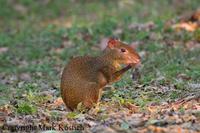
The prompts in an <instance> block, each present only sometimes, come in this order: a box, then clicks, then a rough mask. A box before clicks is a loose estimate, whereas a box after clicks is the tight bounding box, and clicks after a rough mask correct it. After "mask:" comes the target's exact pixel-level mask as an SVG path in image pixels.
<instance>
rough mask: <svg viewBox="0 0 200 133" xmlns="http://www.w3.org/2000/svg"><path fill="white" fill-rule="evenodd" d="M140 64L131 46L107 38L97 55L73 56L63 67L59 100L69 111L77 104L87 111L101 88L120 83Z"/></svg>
mask: <svg viewBox="0 0 200 133" xmlns="http://www.w3.org/2000/svg"><path fill="white" fill-rule="evenodd" d="M139 63H140V56H139V55H138V53H137V52H136V51H135V50H134V49H133V48H132V47H131V46H129V45H127V44H125V43H123V42H121V41H119V40H117V39H110V40H109V41H108V43H107V47H106V48H105V50H104V51H103V52H102V54H101V55H100V56H97V57H91V56H82V57H80V56H79V57H75V58H73V59H71V61H70V62H69V63H68V65H66V67H65V68H64V71H63V73H62V78H61V96H62V99H63V101H64V103H65V104H66V106H67V107H68V108H69V109H71V110H73V109H76V108H77V105H78V104H79V103H82V105H84V107H86V108H88V109H90V108H91V107H93V106H94V105H95V104H96V103H97V102H98V101H99V99H100V97H101V92H102V89H103V87H104V86H106V85H107V84H110V83H113V82H116V81H118V80H120V78H121V76H122V74H123V73H125V72H126V71H127V70H129V69H130V68H133V67H134V66H135V65H137V64H139ZM122 65H125V67H124V68H121V67H122Z"/></svg>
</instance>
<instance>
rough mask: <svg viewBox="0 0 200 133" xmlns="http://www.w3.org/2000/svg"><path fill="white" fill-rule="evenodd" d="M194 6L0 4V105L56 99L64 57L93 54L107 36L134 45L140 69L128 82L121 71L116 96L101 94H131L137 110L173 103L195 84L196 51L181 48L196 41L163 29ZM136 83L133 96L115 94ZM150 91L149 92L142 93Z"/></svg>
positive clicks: (50, 0) (91, 0)
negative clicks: (29, 97) (51, 94)
mask: <svg viewBox="0 0 200 133" xmlns="http://www.w3.org/2000/svg"><path fill="white" fill-rule="evenodd" d="M198 6H199V0H190V1H189V0H163V1H160V0H140V1H139V0H109V1H107V0H59V1H56V0H42V1H41V0H1V1H0V92H1V93H0V96H1V99H0V104H5V103H8V101H10V100H12V99H20V97H21V95H22V94H24V93H27V92H35V93H36V95H37V94H38V92H41V91H44V90H49V89H52V88H57V90H56V91H57V92H58V93H59V82H60V74H61V71H62V69H63V68H64V65H65V64H66V63H67V62H68V61H69V59H70V58H71V57H73V56H77V55H85V54H90V55H94V56H95V55H97V54H98V53H99V52H100V49H99V48H98V44H101V42H102V40H103V39H105V38H108V37H111V36H117V37H119V38H120V39H121V40H123V41H126V42H128V43H132V42H139V44H141V45H139V46H138V48H137V50H138V52H139V53H140V54H141V55H143V56H142V64H143V65H142V67H141V69H140V70H139V71H140V72H139V73H140V74H139V75H134V76H135V78H136V79H135V80H134V81H133V80H132V78H130V74H132V73H133V72H129V73H128V74H126V76H124V78H123V80H122V81H120V82H118V83H116V84H115V87H117V88H119V90H116V91H112V92H110V91H108V93H107V94H108V95H109V97H110V95H111V97H117V98H119V97H120V98H121V97H123V98H125V99H132V97H133V95H136V94H138V95H136V97H137V98H136V99H135V101H134V102H136V103H138V104H139V105H141V106H144V105H145V104H146V103H148V102H151V101H154V102H159V101H163V100H169V98H170V100H171V99H172V100H173V99H176V98H179V97H180V96H182V94H183V95H184V94H185V93H188V92H189V91H192V89H191V88H189V87H188V83H199V77H200V73H199V72H200V61H199V59H200V57H199V52H200V50H199V49H195V48H194V49H192V50H190V49H189V50H188V49H187V47H185V45H184V44H187V43H188V42H189V41H191V40H192V41H195V42H196V40H195V39H196V38H195V35H197V36H199V34H200V32H199V30H198V31H196V32H194V33H190V32H186V31H182V32H176V31H174V30H173V29H171V28H167V30H164V27H165V25H166V22H168V21H170V20H173V21H178V18H179V16H181V15H183V14H186V13H188V12H192V11H195V10H196V9H197V8H198ZM148 23H150V24H152V25H153V27H154V28H152V29H151V28H149V27H148ZM145 26H146V27H145ZM171 42H172V44H178V45H173V46H170V45H169V44H171ZM138 85H139V86H142V87H140V89H139V90H135V91H134V92H132V91H130V90H124V89H123V88H124V87H129V88H137V87H138ZM153 87H154V88H156V89H157V90H156V91H148V88H153ZM170 87H171V88H170ZM120 88H122V89H123V90H122V89H120ZM163 88H164V89H166V90H164V89H163ZM127 91H128V93H127ZM129 91H130V92H129ZM159 91H161V93H159ZM157 92H158V93H157ZM127 94H130V95H127ZM139 95H140V96H141V95H145V96H147V98H146V99H142V98H139V97H138V96H139ZM58 96H59V95H58ZM106 96H107V95H105V97H106Z"/></svg>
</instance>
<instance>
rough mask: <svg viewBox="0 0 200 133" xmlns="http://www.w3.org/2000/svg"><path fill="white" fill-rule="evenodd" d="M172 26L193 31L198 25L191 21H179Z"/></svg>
mask: <svg viewBox="0 0 200 133" xmlns="http://www.w3.org/2000/svg"><path fill="white" fill-rule="evenodd" d="M172 28H174V29H175V30H181V29H184V30H186V31H190V32H193V31H195V30H197V29H198V28H199V26H198V24H197V23H193V22H181V23H178V24H175V25H173V26H172Z"/></svg>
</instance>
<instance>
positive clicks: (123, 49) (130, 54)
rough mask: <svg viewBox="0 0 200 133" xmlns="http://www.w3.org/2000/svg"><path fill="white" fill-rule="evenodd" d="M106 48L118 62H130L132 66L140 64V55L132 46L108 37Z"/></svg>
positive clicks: (126, 63)
mask: <svg viewBox="0 0 200 133" xmlns="http://www.w3.org/2000/svg"><path fill="white" fill-rule="evenodd" d="M106 49H107V51H109V52H110V53H111V55H112V58H113V59H114V60H115V61H116V62H117V63H119V64H125V65H129V64H132V65H133V66H135V65H137V64H140V56H139V55H138V53H137V52H136V51H135V50H134V48H132V47H131V46H130V45H127V44H125V43H123V42H121V41H119V40H117V39H109V41H108V44H107V47H106Z"/></svg>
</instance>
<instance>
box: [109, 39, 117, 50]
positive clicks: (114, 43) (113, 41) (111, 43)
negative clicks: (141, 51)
mask: <svg viewBox="0 0 200 133" xmlns="http://www.w3.org/2000/svg"><path fill="white" fill-rule="evenodd" d="M117 42H118V40H117V39H114V38H110V39H109V40H108V45H107V47H108V48H114V47H116V46H117V45H118V43H117Z"/></svg>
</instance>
